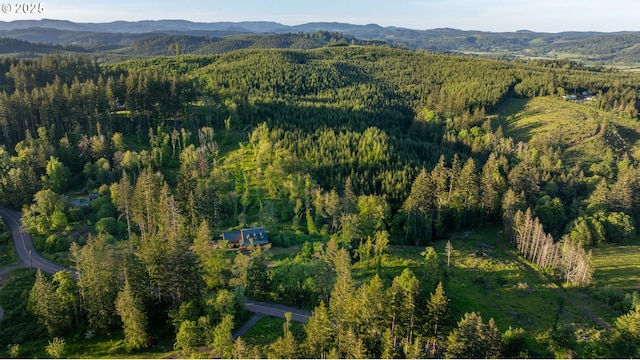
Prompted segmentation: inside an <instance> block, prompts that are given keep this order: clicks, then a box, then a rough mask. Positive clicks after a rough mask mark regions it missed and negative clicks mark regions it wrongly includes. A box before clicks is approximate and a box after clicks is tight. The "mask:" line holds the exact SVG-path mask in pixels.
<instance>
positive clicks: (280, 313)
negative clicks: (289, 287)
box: [244, 299, 311, 323]
mask: <svg viewBox="0 0 640 360" xmlns="http://www.w3.org/2000/svg"><path fill="white" fill-rule="evenodd" d="M244 308H245V310H247V311H251V312H253V313H257V314H263V315H268V316H275V317H279V318H282V319H284V313H286V312H290V313H291V321H295V322H299V323H306V322H307V321H309V317H310V316H311V311H307V310H303V309H298V308H294V307H290V306H284V305H280V304H273V303H266V302H260V301H255V300H251V299H247V300H246V301H245V303H244Z"/></svg>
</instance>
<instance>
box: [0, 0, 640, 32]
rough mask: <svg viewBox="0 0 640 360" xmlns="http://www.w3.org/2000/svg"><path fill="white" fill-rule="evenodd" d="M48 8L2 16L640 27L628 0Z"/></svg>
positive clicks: (280, 1)
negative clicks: (604, 0) (30, 12)
mask: <svg viewBox="0 0 640 360" xmlns="http://www.w3.org/2000/svg"><path fill="white" fill-rule="evenodd" d="M30 4H43V6H44V11H42V12H40V13H37V12H36V13H34V14H24V13H16V12H17V11H16V8H15V6H16V4H12V5H11V4H8V3H5V4H3V6H4V5H11V6H12V7H11V8H4V7H3V9H2V10H3V11H2V12H0V21H5V22H8V21H14V20H39V19H58V20H69V21H73V22H77V23H108V22H113V21H119V20H122V21H143V20H188V21H192V22H242V21H272V22H277V23H281V24H283V25H300V24H306V23H310V22H341V23H350V24H357V25H366V24H377V25H380V26H385V27H387V26H396V27H403V28H409V29H417V30H427V29H436V28H455V29H460V30H479V31H491V32H513V31H517V30H531V31H536V32H554V33H555V32H563V31H599V32H619V31H640V23H639V22H638V21H637V19H636V14H638V13H640V2H629V1H625V0H609V1H607V2H603V1H599V0H582V1H575V0H566V1H563V2H560V3H558V2H557V1H554V0H538V1H536V2H520V1H516V2H514V1H507V0H494V1H491V0H396V1H394V2H389V1H383V0H370V1H356V0H341V1H336V0H326V1H322V2H320V1H305V2H301V1H294V0H274V1H269V2H266V1H260V0H240V1H233V2H229V1H204V0H185V1H182V2H175V1H164V0H161V1H123V0H113V1H111V2H109V3H108V4H107V3H104V2H102V3H100V2H94V1H92V0H89V1H83V2H80V1H74V0H59V1H57V2H56V3H55V4H53V3H49V2H44V3H35V2H32V3H30Z"/></svg>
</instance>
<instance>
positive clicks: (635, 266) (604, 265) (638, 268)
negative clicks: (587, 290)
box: [593, 243, 640, 291]
mask: <svg viewBox="0 0 640 360" xmlns="http://www.w3.org/2000/svg"><path fill="white" fill-rule="evenodd" d="M593 265H594V269H595V271H594V274H593V279H594V285H595V286H596V287H605V286H610V287H614V288H618V289H623V290H627V291H634V290H635V291H640V245H638V244H637V243H636V244H635V245H617V246H606V247H598V248H595V249H593Z"/></svg>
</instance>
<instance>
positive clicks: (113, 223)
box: [96, 216, 118, 235]
mask: <svg viewBox="0 0 640 360" xmlns="http://www.w3.org/2000/svg"><path fill="white" fill-rule="evenodd" d="M96 232H98V233H104V234H109V235H117V233H118V221H117V220H116V219H114V218H112V217H110V216H109V217H105V218H102V219H100V220H98V222H96Z"/></svg>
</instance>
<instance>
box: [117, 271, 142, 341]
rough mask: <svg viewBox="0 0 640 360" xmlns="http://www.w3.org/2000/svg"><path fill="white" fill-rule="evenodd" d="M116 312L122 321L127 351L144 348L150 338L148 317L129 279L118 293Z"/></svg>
mask: <svg viewBox="0 0 640 360" xmlns="http://www.w3.org/2000/svg"><path fill="white" fill-rule="evenodd" d="M116 312H117V313H118V315H120V318H121V319H122V326H123V329H124V343H125V348H126V349H127V351H132V350H138V349H141V348H143V347H144V346H145V345H146V343H147V338H148V336H147V330H146V328H147V316H146V314H145V310H144V307H143V304H142V301H141V299H139V298H138V297H137V296H136V294H135V292H134V291H133V289H132V288H131V284H130V283H129V280H128V279H125V282H124V288H123V289H122V290H120V292H118V297H117V298H116Z"/></svg>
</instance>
